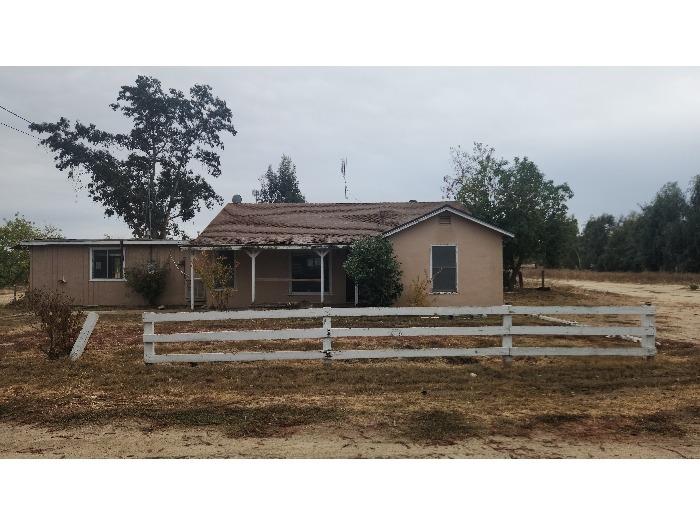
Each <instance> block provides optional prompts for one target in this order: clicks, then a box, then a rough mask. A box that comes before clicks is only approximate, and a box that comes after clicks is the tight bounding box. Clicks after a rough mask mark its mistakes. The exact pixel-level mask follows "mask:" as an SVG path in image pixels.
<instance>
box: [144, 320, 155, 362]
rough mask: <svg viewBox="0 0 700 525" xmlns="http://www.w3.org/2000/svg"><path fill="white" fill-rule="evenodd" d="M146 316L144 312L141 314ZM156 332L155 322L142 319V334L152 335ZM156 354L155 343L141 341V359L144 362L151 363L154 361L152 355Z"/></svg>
mask: <svg viewBox="0 0 700 525" xmlns="http://www.w3.org/2000/svg"><path fill="white" fill-rule="evenodd" d="M143 317H144V318H145V317H146V314H145V313H144V314H143ZM155 333H156V329H155V323H154V322H153V321H146V320H145V319H144V321H143V335H153V334H155ZM155 356H156V344H155V343H150V342H149V343H146V342H144V343H143V361H144V363H146V364H152V363H153V362H154V359H153V358H154V357H155Z"/></svg>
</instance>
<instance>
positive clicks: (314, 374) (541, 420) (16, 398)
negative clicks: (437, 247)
mask: <svg viewBox="0 0 700 525" xmlns="http://www.w3.org/2000/svg"><path fill="white" fill-rule="evenodd" d="M509 298H510V300H511V302H513V304H621V303H624V302H625V300H624V298H623V297H619V296H611V295H610V294H595V293H589V292H582V291H577V290H574V289H557V290H553V291H551V292H540V291H537V290H525V291H522V292H518V293H515V294H512V295H509ZM290 322H291V323H294V324H295V326H300V325H301V326H304V323H306V322H307V321H305V320H298V321H289V320H280V321H266V322H265V323H262V322H256V323H253V324H252V325H253V326H255V327H256V328H263V327H272V326H283V325H287V324H288V323H290ZM364 322H365V323H366V325H369V323H370V321H369V320H364ZM372 322H373V323H376V324H379V325H381V324H382V323H384V324H385V325H386V324H388V323H391V324H394V323H395V322H398V323H408V322H409V321H408V320H401V319H398V320H387V319H376V320H373V321H372ZM422 322H426V323H427V322H429V323H434V322H435V320H423V321H422ZM440 322H441V323H442V322H445V321H443V320H440ZM460 322H462V323H465V324H470V323H476V324H483V323H484V322H495V320H492V319H486V320H484V319H474V320H469V319H465V320H461V321H460ZM528 322H532V320H531V319H529V320H528ZM630 322H635V323H636V322H638V320H630ZM222 324H223V323H210V324H209V325H208V326H207V327H208V328H214V329H220V328H222ZM244 324H245V323H238V324H236V323H235V322H233V323H229V324H226V326H227V327H231V326H243V325H244ZM411 324H414V323H413V322H411ZM249 325H250V323H249ZM316 325H317V323H316V322H315V321H312V322H311V323H310V324H309V326H316ZM163 326H166V325H163ZM169 329H171V330H180V329H185V326H177V325H175V324H174V325H172V326H171V327H170V328H169ZM188 329H191V327H188ZM0 330H2V333H3V338H2V343H3V346H0V368H1V369H2V374H0V421H3V422H12V423H28V424H35V425H40V426H43V427H47V428H50V429H63V428H69V427H81V426H84V425H87V424H98V425H103V424H113V425H119V424H122V423H127V422H128V423H130V424H133V423H137V424H139V425H141V427H142V428H143V429H144V430H145V431H148V430H150V429H161V428H194V427H208V428H216V429H219V430H222V431H223V432H225V433H226V434H227V435H229V436H233V437H239V436H256V437H268V436H285V435H289V434H290V433H294V432H297V431H299V430H301V429H309V428H315V429H325V430H324V431H327V432H333V433H342V432H345V431H347V432H350V431H352V432H359V433H362V432H372V433H373V434H374V435H383V436H386V437H387V438H390V439H396V440H404V441H411V442H416V443H431V444H446V443H453V442H458V441H460V440H464V439H466V438H469V437H474V436H492V435H504V436H508V435H518V436H523V435H524V436H526V435H530V434H531V433H533V432H550V433H553V434H555V435H558V436H560V437H561V438H562V439H577V440H581V439H599V438H601V436H604V437H605V438H606V439H628V438H630V437H632V436H638V435H643V436H647V437H650V438H653V436H683V435H685V434H686V433H689V432H697V429H698V424H700V421H699V419H700V401H699V400H700V357H699V356H698V352H697V350H698V348H697V347H694V346H693V345H689V344H681V343H676V342H670V341H664V345H663V346H662V347H661V351H660V354H659V355H658V356H657V358H656V359H655V360H654V361H644V360H643V359H639V358H541V359H534V358H523V359H516V360H515V361H514V363H513V366H512V367H510V368H504V367H503V366H502V364H501V362H500V360H499V359H492V358H478V359H473V358H464V359H460V358H453V359H440V358H436V359H403V360H372V361H369V360H367V361H355V362H333V363H330V364H325V363H320V362H257V363H238V364H232V363H227V364H206V365H199V366H196V367H192V366H189V365H154V366H146V365H144V364H143V360H142V359H143V346H142V343H141V335H142V325H141V323H140V316H139V315H138V314H133V313H124V314H119V315H109V316H103V317H101V319H100V321H99V323H98V325H97V328H96V329H95V332H94V333H93V336H92V338H91V340H90V343H89V344H88V347H87V350H86V352H85V354H84V355H83V357H82V358H81V359H80V360H79V361H78V362H76V363H71V362H70V361H67V360H60V361H58V362H56V361H53V362H52V361H48V360H47V359H45V358H44V357H43V356H42V355H41V353H40V352H39V351H38V349H37V341H38V338H39V334H38V332H37V330H36V328H34V327H32V326H31V325H30V324H29V317H28V316H27V315H26V314H23V313H21V312H17V311H14V310H9V309H0ZM464 339H465V338H449V339H448V340H447V341H445V340H444V338H430V337H425V338H405V339H401V340H399V342H400V344H401V345H402V346H403V345H407V346H410V347H419V346H429V345H431V344H438V343H439V344H445V343H447V345H462V344H464V343H465V340H464ZM468 339H470V341H468V342H471V343H474V342H475V341H474V339H477V338H468ZM480 339H483V340H482V341H478V342H479V343H481V344H494V341H493V340H490V338H480ZM552 339H556V338H550V339H548V341H549V342H554V341H552ZM527 342H529V343H536V342H537V341H534V340H531V339H529V340H528V341H527ZM541 342H542V341H540V343H541ZM560 342H562V343H564V340H561V341H560ZM568 342H569V343H570V341H568ZM611 342H613V341H611V340H606V344H610V343H611ZM387 343H388V341H386V340H382V339H379V338H377V339H372V338H364V339H362V340H361V341H345V342H341V343H340V344H339V346H346V347H348V346H351V345H352V346H357V344H362V345H363V347H365V348H369V347H378V346H383V345H386V344H387ZM394 343H396V341H394ZM577 343H578V344H583V345H588V344H591V341H590V340H587V339H586V338H581V339H577ZM614 344H628V343H623V342H614ZM182 346H183V345H179V346H178V349H180V350H181V349H182ZM318 346H319V345H318V342H316V341H296V342H293V343H291V344H290V342H272V343H263V342H257V341H256V342H251V343H236V344H230V345H229V344H226V348H227V349H229V350H232V349H234V348H237V349H243V348H246V349H249V350H253V349H255V350H263V351H264V350H272V349H277V348H280V347H285V348H290V347H292V348H295V349H302V348H304V349H308V350H318ZM195 348H196V349H197V350H201V348H202V347H201V346H197V345H194V347H193V348H192V349H191V350H192V351H194V350H195ZM217 348H218V349H221V348H222V346H221V345H219V346H217Z"/></svg>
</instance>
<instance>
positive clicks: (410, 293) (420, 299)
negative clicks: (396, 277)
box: [406, 272, 432, 306]
mask: <svg viewBox="0 0 700 525" xmlns="http://www.w3.org/2000/svg"><path fill="white" fill-rule="evenodd" d="M431 282H432V281H431V279H430V277H428V273H427V272H425V274H424V276H423V277H421V276H420V275H417V276H416V278H415V279H413V280H412V281H411V284H410V285H408V290H407V291H406V299H407V301H408V306H430V303H431V302H432V301H431V300H430V284H431Z"/></svg>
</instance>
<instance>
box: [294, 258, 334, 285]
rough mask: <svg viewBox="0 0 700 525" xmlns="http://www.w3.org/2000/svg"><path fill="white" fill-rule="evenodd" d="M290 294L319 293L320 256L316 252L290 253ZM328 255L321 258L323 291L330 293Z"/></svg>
mask: <svg viewBox="0 0 700 525" xmlns="http://www.w3.org/2000/svg"><path fill="white" fill-rule="evenodd" d="M290 257H291V263H290V272H291V279H292V281H291V283H290V286H289V291H290V292H291V293H321V256H320V255H318V254H317V253H316V252H311V251H308V252H307V251H305V252H296V253H295V252H292V254H291V255H290ZM329 259H330V254H328V255H326V256H325V257H324V258H323V281H324V284H323V290H324V291H325V292H326V293H329V292H330V273H331V272H330V265H329V264H328V260H329Z"/></svg>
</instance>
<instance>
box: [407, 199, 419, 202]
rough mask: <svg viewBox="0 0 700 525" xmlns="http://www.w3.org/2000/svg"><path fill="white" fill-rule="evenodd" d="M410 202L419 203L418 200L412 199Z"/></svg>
mask: <svg viewBox="0 0 700 525" xmlns="http://www.w3.org/2000/svg"><path fill="white" fill-rule="evenodd" d="M408 202H418V201H417V200H416V199H411V200H410V201H408Z"/></svg>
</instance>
